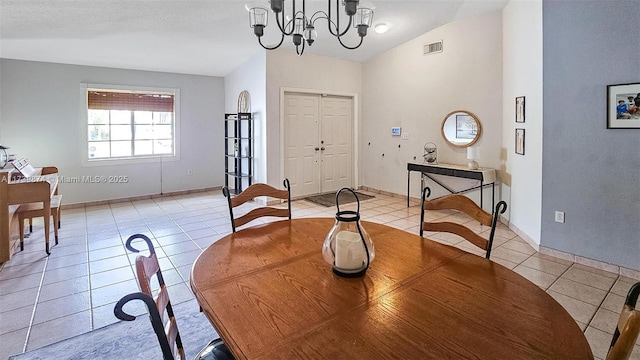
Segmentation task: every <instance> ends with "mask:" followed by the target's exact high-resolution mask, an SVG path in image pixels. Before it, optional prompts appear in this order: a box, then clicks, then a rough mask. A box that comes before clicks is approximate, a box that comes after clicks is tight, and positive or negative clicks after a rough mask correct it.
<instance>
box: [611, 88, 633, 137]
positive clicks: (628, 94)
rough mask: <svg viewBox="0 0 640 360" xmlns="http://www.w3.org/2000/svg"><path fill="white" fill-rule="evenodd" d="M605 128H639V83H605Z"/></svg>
mask: <svg viewBox="0 0 640 360" xmlns="http://www.w3.org/2000/svg"><path fill="white" fill-rule="evenodd" d="M607 129H640V83H632V84H617V85H607Z"/></svg>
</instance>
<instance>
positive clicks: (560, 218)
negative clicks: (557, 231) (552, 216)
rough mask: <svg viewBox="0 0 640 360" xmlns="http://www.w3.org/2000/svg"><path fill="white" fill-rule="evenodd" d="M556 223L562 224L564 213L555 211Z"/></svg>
mask: <svg viewBox="0 0 640 360" xmlns="http://www.w3.org/2000/svg"><path fill="white" fill-rule="evenodd" d="M556 222H559V223H564V211H556Z"/></svg>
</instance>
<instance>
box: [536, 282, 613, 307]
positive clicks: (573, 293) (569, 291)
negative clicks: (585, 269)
mask: <svg viewBox="0 0 640 360" xmlns="http://www.w3.org/2000/svg"><path fill="white" fill-rule="evenodd" d="M549 290H550V291H555V292H557V293H560V294H563V295H567V296H570V297H572V298H574V299H578V300H581V301H584V302H586V303H589V304H591V305H595V306H600V304H601V303H602V301H603V300H604V298H605V296H607V292H606V291H604V290H600V289H596V288H594V287H591V286H589V285H584V284H581V283H579V282H575V281H572V280H569V279H565V278H560V279H558V281H556V282H555V283H554V284H553V285H552V286H551V287H550V288H549Z"/></svg>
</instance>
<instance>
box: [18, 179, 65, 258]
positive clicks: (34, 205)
mask: <svg viewBox="0 0 640 360" xmlns="http://www.w3.org/2000/svg"><path fill="white" fill-rule="evenodd" d="M57 173H58V168H57V167H55V166H47V167H44V168H42V172H41V173H40V174H41V175H43V176H44V175H51V174H57ZM50 196H51V194H50V192H49V191H47V193H46V194H44V192H43V194H42V196H41V197H42V198H45V197H46V198H49V197H50ZM61 204H62V195H59V194H58V188H57V187H56V190H55V192H54V193H53V196H51V198H50V203H49V207H50V216H51V217H52V218H53V233H54V237H55V241H56V245H58V229H59V228H60V207H61ZM17 213H18V221H19V223H18V226H19V230H20V251H22V250H24V221H25V220H26V219H28V220H29V233H32V232H33V218H37V217H43V218H44V217H47V214H45V211H44V203H43V202H42V201H38V202H30V203H27V204H23V205H20V207H19V208H18V211H17ZM44 223H45V226H44V231H45V246H46V249H45V250H46V252H47V255H50V254H51V252H50V251H49V219H48V218H47V219H44Z"/></svg>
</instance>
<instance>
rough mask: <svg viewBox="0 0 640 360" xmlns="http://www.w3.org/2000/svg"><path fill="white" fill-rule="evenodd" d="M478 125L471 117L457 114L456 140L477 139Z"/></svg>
mask: <svg viewBox="0 0 640 360" xmlns="http://www.w3.org/2000/svg"><path fill="white" fill-rule="evenodd" d="M477 134H478V124H477V123H476V120H475V119H474V118H473V116H471V115H466V114H456V139H475V138H476V135H477Z"/></svg>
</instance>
